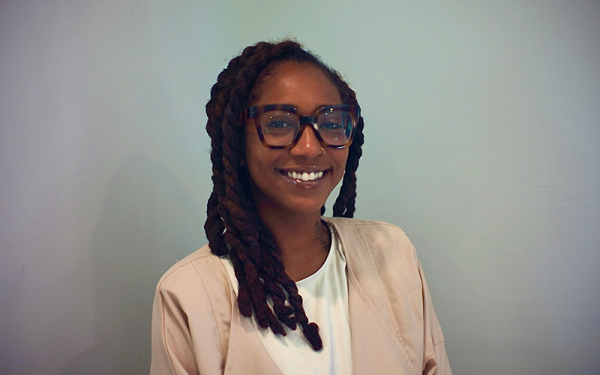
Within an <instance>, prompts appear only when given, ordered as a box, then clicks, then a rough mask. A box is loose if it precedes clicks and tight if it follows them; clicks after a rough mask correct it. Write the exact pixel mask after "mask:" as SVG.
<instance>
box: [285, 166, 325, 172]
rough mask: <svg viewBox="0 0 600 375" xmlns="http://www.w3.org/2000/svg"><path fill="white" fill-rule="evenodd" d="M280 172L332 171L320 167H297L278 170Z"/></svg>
mask: <svg viewBox="0 0 600 375" xmlns="http://www.w3.org/2000/svg"><path fill="white" fill-rule="evenodd" d="M277 169H278V170H280V171H283V172H296V173H299V172H308V173H311V172H325V171H326V170H328V169H330V168H327V167H319V166H316V165H307V166H295V167H289V168H277Z"/></svg>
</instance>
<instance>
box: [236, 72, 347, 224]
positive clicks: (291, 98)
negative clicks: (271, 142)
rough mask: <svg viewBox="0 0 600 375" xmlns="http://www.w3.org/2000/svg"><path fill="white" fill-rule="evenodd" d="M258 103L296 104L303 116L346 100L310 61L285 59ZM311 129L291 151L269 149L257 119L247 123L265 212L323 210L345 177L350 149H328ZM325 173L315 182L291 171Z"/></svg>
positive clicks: (257, 196) (249, 157)
mask: <svg viewBox="0 0 600 375" xmlns="http://www.w3.org/2000/svg"><path fill="white" fill-rule="evenodd" d="M259 93H260V96H259V98H258V100H257V101H256V102H255V103H253V105H257V106H258V105H264V104H290V105H293V106H294V107H296V109H297V110H298V115H299V116H312V115H313V113H314V112H315V111H316V110H317V109H318V108H320V107H322V106H324V105H335V104H342V101H341V98H340V93H339V91H338V89H337V88H336V87H335V86H334V84H333V83H332V82H331V81H330V80H329V78H327V76H326V75H325V74H324V73H323V72H322V71H321V70H320V69H319V68H317V67H316V66H314V65H312V64H310V63H297V62H284V63H281V64H280V65H278V66H277V67H275V69H273V71H272V72H271V74H270V75H269V76H267V77H266V78H265V80H264V81H263V82H262V84H261V86H260V87H259ZM321 147H322V146H321V144H320V142H319V140H318V139H317V137H316V135H315V133H314V130H313V129H312V128H311V127H306V128H304V131H303V133H302V134H301V137H300V139H299V140H298V143H297V144H296V145H295V146H294V147H291V148H288V149H270V148H267V147H265V146H264V145H263V144H262V143H261V141H260V139H259V137H258V134H257V131H256V127H255V125H254V122H252V121H248V123H247V124H246V164H247V167H248V171H249V173H250V177H251V178H252V182H253V184H252V193H253V196H254V203H255V205H256V207H257V209H258V210H259V212H262V211H263V210H265V209H269V210H273V209H274V210H280V211H283V212H284V213H288V214H315V213H319V214H320V210H321V206H323V204H325V201H326V200H327V197H328V196H329V194H330V193H331V191H332V190H333V189H334V188H335V186H336V185H337V184H338V183H339V182H340V180H341V178H342V176H343V175H344V169H345V167H346V160H347V159H348V148H347V147H346V148H343V149H333V148H327V147H323V148H324V150H325V151H324V152H322V151H321ZM293 172H295V173H297V174H303V173H305V172H306V173H308V174H310V173H311V172H315V173H316V174H317V175H320V173H319V172H323V175H322V177H320V178H316V179H315V180H312V181H303V180H302V179H301V178H293V177H291V174H292V173H293Z"/></svg>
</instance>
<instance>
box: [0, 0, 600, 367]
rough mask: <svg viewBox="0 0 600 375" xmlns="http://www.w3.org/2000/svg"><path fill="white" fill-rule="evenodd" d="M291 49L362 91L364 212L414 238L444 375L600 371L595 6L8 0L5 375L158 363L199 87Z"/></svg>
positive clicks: (1, 203) (204, 155)
mask: <svg viewBox="0 0 600 375" xmlns="http://www.w3.org/2000/svg"><path fill="white" fill-rule="evenodd" d="M285 36H292V37H295V38H297V39H298V40H299V41H301V42H303V43H305V45H306V47H307V48H308V49H310V50H312V51H314V52H315V53H317V54H318V55H320V56H322V57H323V59H324V60H325V61H326V62H327V63H329V64H331V65H332V66H333V67H335V68H336V69H338V70H339V71H340V72H341V73H342V74H343V75H344V76H345V77H346V78H347V80H348V81H349V82H350V83H351V85H352V86H353V87H354V89H355V90H356V91H357V93H358V98H359V101H360V103H361V105H362V108H363V114H364V117H365V123H366V129H365V136H366V143H365V146H364V157H363V159H362V161H361V167H360V169H359V172H358V179H359V180H358V201H357V212H356V217H359V218H366V219H377V220H382V221H387V222H391V223H394V224H397V225H399V226H401V227H402V228H403V229H404V230H405V232H406V233H407V234H408V235H409V237H410V238H411V239H412V241H413V242H414V244H415V246H416V248H417V252H418V255H419V257H420V260H421V262H422V263H423V266H424V269H425V273H426V276H427V279H428V282H429V285H430V288H431V293H432V295H433V300H434V305H435V308H436V311H437V314H438V317H439V319H440V321H441V324H442V327H443V329H444V332H445V336H446V347H447V350H448V355H449V358H450V361H451V365H452V367H453V370H454V373H455V374H457V375H459V374H484V373H485V374H497V375H500V374H502V375H504V374H598V373H600V370H598V358H599V355H600V271H599V270H600V3H599V2H598V1H566V0H565V1H556V0H547V1H541V0H540V1H521V0H506V1H467V0H450V1H433V0H427V1H392V0H388V1H378V0H374V1H373V0H372V1H368V2H367V1H336V0H319V1H317V0H308V1H302V2H298V1H291V0H278V1H275V0H245V1H241V0H237V1H235V0H227V1H206V0H204V1H185V0H181V1H158V0H150V1H141V0H140V1H133V0H120V1H116V0H114V1H100V0H90V1H75V0H56V1H52V2H48V1H17V0H11V1H1V2H0V126H1V128H0V147H1V148H0V213H1V219H0V373H2V374H142V373H147V371H148V367H149V357H150V352H149V340H150V314H151V304H152V298H153V293H154V287H155V285H156V282H157V281H158V279H159V277H160V276H161V275H162V273H163V272H165V271H166V270H167V269H168V267H169V266H170V265H172V264H173V263H174V262H175V261H176V259H181V258H182V257H184V256H185V255H186V254H188V253H190V252H192V251H194V250H195V249H197V248H199V247H200V246H201V245H203V244H204V243H205V242H206V240H205V237H204V233H203V229H202V225H203V223H204V219H205V204H206V200H207V198H208V195H209V192H210V187H211V182H210V164H209V157H208V151H209V141H208V138H207V135H206V133H205V130H204V126H205V122H206V116H205V113H204V106H205V104H206V102H207V100H208V96H209V90H210V87H211V86H212V84H213V83H214V82H215V81H216V77H217V74H218V73H219V72H220V71H221V70H222V69H223V68H224V67H225V65H226V63H227V61H228V60H229V59H230V58H232V57H234V56H235V55H237V54H238V53H239V52H240V51H241V50H242V48H243V47H244V46H246V45H249V44H253V43H255V42H257V41H259V40H265V39H270V38H271V39H278V38H281V37H285ZM329 212H331V209H329Z"/></svg>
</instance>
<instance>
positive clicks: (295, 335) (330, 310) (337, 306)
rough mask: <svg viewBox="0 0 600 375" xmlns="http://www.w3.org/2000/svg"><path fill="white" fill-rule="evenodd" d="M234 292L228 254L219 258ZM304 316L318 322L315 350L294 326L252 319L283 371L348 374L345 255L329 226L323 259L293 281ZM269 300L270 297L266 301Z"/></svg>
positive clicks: (233, 274) (349, 369)
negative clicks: (279, 327) (265, 325)
mask: <svg viewBox="0 0 600 375" xmlns="http://www.w3.org/2000/svg"><path fill="white" fill-rule="evenodd" d="M221 260H222V262H223V264H224V265H225V269H226V270H227V275H228V277H229V279H230V282H231V284H232V285H233V288H234V291H235V293H236V295H237V288H238V281H237V279H236V277H235V272H234V270H233V265H232V264H231V261H230V260H229V258H222V259H221ZM296 285H297V286H298V292H299V294H300V295H301V296H302V299H303V306H304V311H305V312H306V316H307V317H308V320H309V321H311V322H315V323H317V324H318V325H319V333H320V335H321V339H322V340H323V350H321V351H319V352H315V351H314V350H313V349H312V348H311V346H310V345H309V344H308V341H306V339H305V338H304V335H303V334H302V329H301V328H300V327H298V328H297V329H296V330H294V331H292V330H291V329H289V328H288V327H287V326H285V325H283V326H284V328H285V330H286V332H287V335H286V336H280V335H275V334H274V333H273V332H272V331H271V330H270V329H261V328H260V327H258V325H257V324H256V321H255V320H254V319H252V324H253V326H254V327H255V328H256V332H257V334H258V335H259V336H260V338H261V341H262V342H263V344H264V346H265V348H266V349H267V352H268V353H269V354H270V355H271V357H272V358H273V360H274V361H275V363H276V364H277V366H279V368H280V369H281V371H282V372H283V373H284V374H286V375H294V374H299V375H300V374H302V375H304V374H324V375H332V374H342V375H343V374H352V350H351V341H350V340H351V338H350V325H349V314H348V280H347V276H346V258H345V257H344V254H343V253H342V251H341V245H340V241H339V238H338V236H337V233H335V230H333V228H332V227H331V249H330V250H329V254H328V255H327V259H326V260H325V263H323V265H322V266H321V268H319V270H317V272H315V273H314V274H312V275H310V276H309V277H307V278H305V279H302V280H300V281H297V282H296ZM269 302H270V301H269Z"/></svg>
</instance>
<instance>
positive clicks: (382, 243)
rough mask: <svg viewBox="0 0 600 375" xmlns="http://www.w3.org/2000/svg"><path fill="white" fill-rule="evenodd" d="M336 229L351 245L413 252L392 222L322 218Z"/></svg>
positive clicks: (411, 246) (406, 238) (410, 244)
mask: <svg viewBox="0 0 600 375" xmlns="http://www.w3.org/2000/svg"><path fill="white" fill-rule="evenodd" d="M324 220H325V221H326V222H327V223H330V224H332V225H333V226H334V227H335V228H336V230H337V231H338V233H339V235H340V237H342V238H344V239H345V240H346V242H349V243H350V244H352V245H355V244H361V245H364V246H367V247H368V248H370V249H371V250H377V249H379V250H387V249H388V248H390V247H391V248H393V249H395V251H399V250H400V251H403V252H407V253H411V254H412V253H413V252H414V246H413V245H412V243H411V242H410V240H409V239H408V237H407V236H406V234H405V233H404V231H403V230H402V229H400V228H399V227H398V226H396V225H394V224H389V223H385V222H382V221H375V220H362V219H349V218H340V217H333V218H324Z"/></svg>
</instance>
